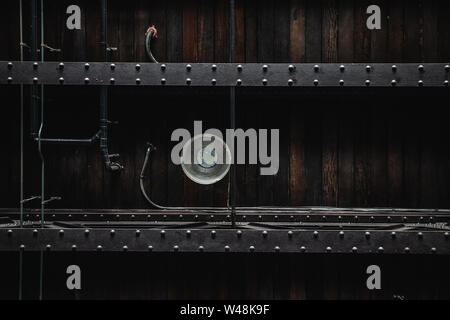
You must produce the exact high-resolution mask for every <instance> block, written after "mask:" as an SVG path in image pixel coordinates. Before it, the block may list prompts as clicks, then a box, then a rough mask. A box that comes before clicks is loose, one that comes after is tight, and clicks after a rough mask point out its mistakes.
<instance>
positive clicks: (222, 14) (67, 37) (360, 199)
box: [0, 0, 450, 208]
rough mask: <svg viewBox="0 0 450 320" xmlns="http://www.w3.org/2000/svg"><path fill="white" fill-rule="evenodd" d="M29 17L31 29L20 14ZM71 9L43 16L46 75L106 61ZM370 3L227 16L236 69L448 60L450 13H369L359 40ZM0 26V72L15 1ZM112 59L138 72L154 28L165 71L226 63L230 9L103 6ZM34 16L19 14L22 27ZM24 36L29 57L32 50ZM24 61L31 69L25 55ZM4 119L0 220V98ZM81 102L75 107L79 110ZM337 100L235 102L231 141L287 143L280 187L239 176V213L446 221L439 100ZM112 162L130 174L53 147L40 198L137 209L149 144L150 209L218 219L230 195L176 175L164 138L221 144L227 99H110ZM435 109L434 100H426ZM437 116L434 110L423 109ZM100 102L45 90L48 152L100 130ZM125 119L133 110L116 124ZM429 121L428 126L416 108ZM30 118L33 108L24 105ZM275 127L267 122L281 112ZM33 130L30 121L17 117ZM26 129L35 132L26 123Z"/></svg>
mask: <svg viewBox="0 0 450 320" xmlns="http://www.w3.org/2000/svg"><path fill="white" fill-rule="evenodd" d="M24 2H25V13H26V12H28V11H27V10H28V9H29V8H28V7H29V5H28V3H27V2H26V1H24ZM69 4H73V1H72V2H71V1H66V0H63V1H53V0H47V1H45V19H46V21H45V42H46V43H47V44H48V45H50V46H52V47H56V48H61V49H62V52H61V53H48V52H47V53H46V59H47V60H65V61H67V60H74V61H86V60H99V59H101V48H100V45H99V42H100V5H99V2H98V1H86V0H80V1H77V4H79V5H80V6H81V8H82V25H83V28H82V30H80V31H69V30H67V29H66V28H65V17H66V15H65V8H66V7H67V6H68V5H69ZM369 4H372V2H370V1H349V0H340V1H338V0H326V1H325V0H324V1H312V0H291V1H280V2H275V1H273V0H264V1H255V0H245V1H244V0H238V1H236V10H235V14H236V43H235V45H236V55H235V57H234V58H235V60H236V61H242V62H262V61H264V62H288V61H292V62H370V61H375V62H391V61H392V62H419V61H425V62H444V61H448V60H450V41H449V39H448V32H447V31H448V30H450V17H449V15H450V13H449V12H450V10H449V6H450V5H449V3H448V1H437V0H434V1H421V0H414V1H399V0H392V1H388V0H385V1H377V4H379V5H380V6H381V8H382V19H383V20H382V30H380V31H369V30H367V29H366V28H365V22H366V17H367V14H366V13H365V10H366V8H367V6H368V5H369ZM5 7H6V10H4V11H2V17H3V18H2V19H1V21H0V23H1V24H2V27H1V28H0V32H1V33H2V39H6V41H5V42H4V44H2V46H1V47H0V58H1V59H2V60H7V59H18V55H19V50H18V39H19V34H18V17H17V16H16V15H15V14H14V12H18V2H17V1H7V2H5ZM108 12H109V16H108V44H109V45H110V46H112V47H117V48H118V51H117V52H115V53H112V54H111V55H110V59H111V60H113V61H146V60H147V59H146V56H145V53H144V43H143V40H144V32H145V30H146V28H147V27H148V26H149V25H151V24H155V25H156V26H157V28H158V30H159V32H158V39H157V40H155V42H154V44H153V48H154V53H155V56H156V57H157V58H158V59H159V60H160V61H170V62H181V61H185V62H213V61H216V62H227V61H228V60H229V58H230V57H229V33H228V27H229V23H228V21H229V6H228V1H226V0H216V1H200V0H198V1H177V0H171V1H167V2H165V1H160V2H149V1H143V0H142V1H140V0H136V1H128V2H123V1H117V0H110V1H109V10H108ZM28 18H29V15H27V14H25V19H28ZM27 39H29V32H28V28H25V42H28V41H29V40H27ZM25 53H26V54H25V58H28V56H29V53H28V52H27V50H26V51H25ZM1 90H2V91H1V92H2V96H7V97H8V101H9V103H8V104H7V105H5V106H3V108H4V110H6V111H7V112H8V114H10V116H9V117H8V121H5V124H6V125H4V126H2V127H1V129H0V130H1V133H2V136H6V137H9V139H6V142H5V145H4V147H3V150H4V151H5V154H6V155H7V156H2V157H0V162H1V163H0V164H1V168H3V169H2V170H0V175H1V180H0V181H1V182H0V191H1V194H2V197H1V204H0V206H1V207H16V206H17V202H18V188H19V179H18V172H19V171H18V169H19V163H18V159H19V158H18V150H19V149H18V143H17V142H18V130H17V128H18V122H17V121H18V101H19V94H18V88H14V89H12V90H11V89H9V88H5V87H3V88H1ZM73 92H76V95H74V94H73ZM346 92H347V93H346V94H342V93H338V92H336V93H335V94H333V95H327V94H326V93H325V92H321V94H320V95H310V94H303V95H297V96H292V95H284V93H283V91H281V92H278V93H276V92H275V91H273V92H272V93H271V94H268V95H267V94H266V93H264V95H263V94H261V92H256V93H255V92H253V91H252V90H241V91H239V92H238V115H237V123H238V127H242V128H250V127H252V128H260V127H263V128H280V129H281V140H280V141H281V145H280V156H281V159H280V171H279V173H278V175H277V176H273V177H261V176H259V174H258V172H259V168H258V167H257V166H239V167H238V196H237V198H238V203H239V204H241V205H329V206H363V207H373V206H402V207H431V208H435V207H446V208H448V207H450V200H449V199H450V186H449V182H448V181H449V179H448V178H449V175H450V167H449V166H450V161H448V160H449V152H448V151H447V150H448V148H447V146H446V143H447V141H446V140H447V139H446V137H447V136H448V134H447V132H446V122H445V119H446V118H445V117H443V116H442V115H443V112H444V111H443V108H442V107H443V106H441V105H439V104H438V100H437V98H432V96H433V95H434V94H438V95H439V94H440V93H439V92H434V91H426V92H428V93H429V95H428V96H427V95H420V94H418V93H417V92H414V93H413V98H411V93H410V92H406V91H402V92H401V93H400V94H391V93H392V92H390V91H387V92H378V91H370V94H369V95H368V96H366V95H362V94H361V92H360V91H357V90H356V91H346ZM110 96H111V99H110V101H111V120H119V124H118V125H115V126H112V128H111V145H110V149H111V152H112V153H116V152H117V153H120V154H121V162H122V163H123V164H124V165H125V170H124V171H123V172H122V173H121V174H120V175H115V174H111V173H109V172H106V171H105V170H104V168H103V166H102V163H101V155H100V154H99V152H98V149H97V148H96V147H89V148H85V147H73V146H70V147H68V146H65V147H54V146H52V147H50V146H49V147H46V149H45V154H46V159H47V190H48V194H49V195H60V196H62V197H63V201H61V202H60V203H58V204H54V206H58V207H70V208H72V207H73V208H146V207H147V206H146V203H145V201H144V200H143V198H142V196H141V195H140V192H139V185H138V178H139V173H140V167H141V165H142V161H143V157H144V153H145V143H146V141H151V142H153V143H155V144H156V145H157V146H158V151H157V152H156V153H155V154H154V159H153V162H152V168H151V171H152V172H151V174H150V179H151V181H152V182H153V185H152V188H151V189H152V190H151V193H152V196H153V197H154V198H155V199H156V200H157V201H158V202H160V203H163V204H170V205H224V204H225V203H226V193H227V185H226V181H225V180H224V181H222V182H221V183H219V184H217V185H214V186H209V187H202V186H198V185H195V184H194V183H192V182H191V181H189V180H188V179H186V178H185V177H184V176H183V174H182V171H181V169H180V167H178V166H174V165H173V164H172V163H171V162H170V148H171V146H173V143H171V142H170V134H171V132H172V130H173V129H175V128H178V127H187V128H192V126H193V120H203V122H204V127H206V128H208V127H217V128H219V129H225V128H226V127H227V126H228V123H229V117H228V98H227V94H226V91H225V90H220V89H217V90H214V91H213V92H211V90H200V89H198V90H197V89H195V90H192V91H190V92H189V91H183V90H181V91H177V94H175V95H174V94H173V92H170V91H169V90H166V91H161V90H154V89H145V90H144V89H138V88H134V89H124V88H114V89H113V90H111V93H110ZM430 96H431V98H430ZM430 101H433V102H436V103H435V105H430ZM98 102H99V98H98V91H97V90H96V88H78V89H75V88H65V89H61V88H56V89H55V88H48V89H47V93H46V127H45V134H46V135H47V136H64V137H78V136H81V137H87V136H90V135H91V134H93V133H94V132H95V131H96V129H97V117H98ZM124 106H130V107H127V108H124ZM423 106H427V109H426V112H423V111H421V110H422V109H417V108H416V107H423ZM26 111H27V112H28V105H26ZM274 111H275V112H274ZM26 120H28V116H27V117H26ZM26 122H27V123H26V128H28V121H26ZM26 146H27V149H26V150H27V152H26V172H25V173H26V175H25V177H26V190H25V193H26V195H34V194H38V193H39V184H40V181H39V179H40V172H39V166H40V164H39V158H38V155H37V153H36V147H35V146H33V145H32V143H30V141H27V143H26Z"/></svg>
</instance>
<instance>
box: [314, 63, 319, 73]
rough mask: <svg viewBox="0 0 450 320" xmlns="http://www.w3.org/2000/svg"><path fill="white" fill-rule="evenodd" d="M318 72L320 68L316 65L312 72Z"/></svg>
mask: <svg viewBox="0 0 450 320" xmlns="http://www.w3.org/2000/svg"><path fill="white" fill-rule="evenodd" d="M319 70H320V67H319V65H318V64H316V65H315V66H314V71H315V72H319Z"/></svg>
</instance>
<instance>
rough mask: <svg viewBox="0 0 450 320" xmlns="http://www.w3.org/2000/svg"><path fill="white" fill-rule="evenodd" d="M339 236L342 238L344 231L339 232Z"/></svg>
mask: <svg viewBox="0 0 450 320" xmlns="http://www.w3.org/2000/svg"><path fill="white" fill-rule="evenodd" d="M339 237H340V238H341V239H343V238H344V231H341V232H339Z"/></svg>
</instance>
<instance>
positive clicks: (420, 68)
mask: <svg viewBox="0 0 450 320" xmlns="http://www.w3.org/2000/svg"><path fill="white" fill-rule="evenodd" d="M417 69H418V70H419V71H420V72H423V71H424V70H425V67H424V66H423V64H421V65H419V66H418V67H417Z"/></svg>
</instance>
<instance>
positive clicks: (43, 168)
mask: <svg viewBox="0 0 450 320" xmlns="http://www.w3.org/2000/svg"><path fill="white" fill-rule="evenodd" d="M41 43H44V0H41ZM44 58H45V56H44V48H43V47H41V61H42V62H44ZM43 128H44V85H41V126H40V128H39V134H38V139H39V141H38V144H39V155H40V156H41V227H42V228H43V227H44V213H45V159H44V155H43V153H42V144H41V137H42V130H43ZM43 277H44V252H43V250H42V249H41V256H40V272H39V300H42V291H43V285H44V281H43Z"/></svg>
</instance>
